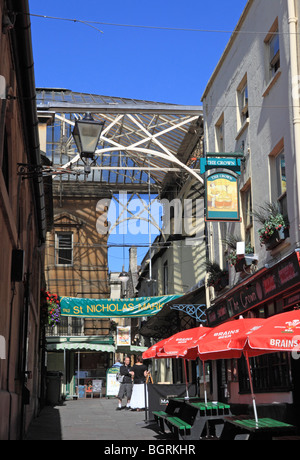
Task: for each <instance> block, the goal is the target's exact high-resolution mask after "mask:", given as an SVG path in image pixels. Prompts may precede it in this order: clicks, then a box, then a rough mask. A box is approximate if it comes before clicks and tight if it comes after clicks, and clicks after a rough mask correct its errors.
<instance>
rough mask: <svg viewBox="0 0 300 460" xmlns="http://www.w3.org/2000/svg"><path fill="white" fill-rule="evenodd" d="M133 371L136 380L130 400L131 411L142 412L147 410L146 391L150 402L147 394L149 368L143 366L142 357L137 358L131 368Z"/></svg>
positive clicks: (134, 380)
mask: <svg viewBox="0 0 300 460" xmlns="http://www.w3.org/2000/svg"><path fill="white" fill-rule="evenodd" d="M131 371H132V372H134V379H133V389H132V395H131V399H130V407H131V410H137V411H139V410H141V409H145V407H146V401H145V391H146V398H147V401H148V392H147V385H146V389H145V385H144V384H145V381H146V377H147V374H148V370H147V366H145V364H143V358H142V357H141V356H138V357H137V360H136V363H135V364H134V366H133V367H132V368H131Z"/></svg>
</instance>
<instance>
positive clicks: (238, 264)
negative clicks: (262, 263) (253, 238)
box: [223, 235, 258, 272]
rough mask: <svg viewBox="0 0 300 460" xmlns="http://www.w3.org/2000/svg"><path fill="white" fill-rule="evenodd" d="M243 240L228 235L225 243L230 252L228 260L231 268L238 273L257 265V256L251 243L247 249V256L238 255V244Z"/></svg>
mask: <svg viewBox="0 0 300 460" xmlns="http://www.w3.org/2000/svg"><path fill="white" fill-rule="evenodd" d="M240 240H241V238H240V237H237V236H236V235H228V236H227V237H226V238H225V239H224V240H223V243H226V244H227V245H228V246H229V251H228V252H227V256H226V260H227V261H228V263H229V264H230V266H231V267H234V268H235V271H236V272H241V271H243V270H244V268H245V267H250V266H251V265H252V264H256V263H257V260H258V259H257V255H256V254H254V249H253V247H252V246H251V243H248V244H247V245H246V247H245V254H243V255H238V254H237V253H236V244H237V242H238V241H240Z"/></svg>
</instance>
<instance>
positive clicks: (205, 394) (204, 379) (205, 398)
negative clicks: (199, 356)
mask: <svg viewBox="0 0 300 460" xmlns="http://www.w3.org/2000/svg"><path fill="white" fill-rule="evenodd" d="M202 366H203V386H204V402H205V404H207V392H206V378H205V361H202Z"/></svg>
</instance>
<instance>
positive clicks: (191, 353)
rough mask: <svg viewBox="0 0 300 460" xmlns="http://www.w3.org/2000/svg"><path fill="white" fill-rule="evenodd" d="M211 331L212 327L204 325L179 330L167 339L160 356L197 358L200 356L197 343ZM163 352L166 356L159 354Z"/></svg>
mask: <svg viewBox="0 0 300 460" xmlns="http://www.w3.org/2000/svg"><path fill="white" fill-rule="evenodd" d="M210 332H211V328H210V327H202V326H200V327H195V328H193V329H187V330H185V331H181V332H177V334H174V335H172V337H169V339H166V341H165V343H164V344H163V347H162V348H161V351H160V352H159V353H158V357H162V358H165V357H171V358H184V359H196V358H197V357H198V353H197V346H196V344H197V343H198V341H200V340H201V339H202V338H203V337H205V336H206V335H207V334H208V333H210ZM161 353H162V354H163V355H164V356H159V355H160V354H161ZM165 355H167V356H165Z"/></svg>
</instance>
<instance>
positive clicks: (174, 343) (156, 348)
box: [143, 326, 211, 399]
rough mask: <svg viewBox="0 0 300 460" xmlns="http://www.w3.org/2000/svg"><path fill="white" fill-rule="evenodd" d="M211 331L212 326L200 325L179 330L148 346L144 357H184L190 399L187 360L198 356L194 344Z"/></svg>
mask: <svg viewBox="0 0 300 460" xmlns="http://www.w3.org/2000/svg"><path fill="white" fill-rule="evenodd" d="M210 331H211V328H209V327H202V326H200V327H195V328H192V329H186V330H185V331H180V332H177V334H174V335H172V336H171V337H168V338H167V339H164V340H161V341H160V342H157V343H156V344H154V345H152V347H150V348H148V350H146V351H145V352H144V353H143V359H148V358H159V359H161V358H184V372H185V384H186V394H187V396H186V397H187V399H189V394H188V384H187V373H186V360H187V359H196V358H197V357H198V353H197V348H196V345H194V344H195V342H197V341H198V340H200V338H201V337H204V336H205V335H206V334H207V333H208V332H210Z"/></svg>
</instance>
